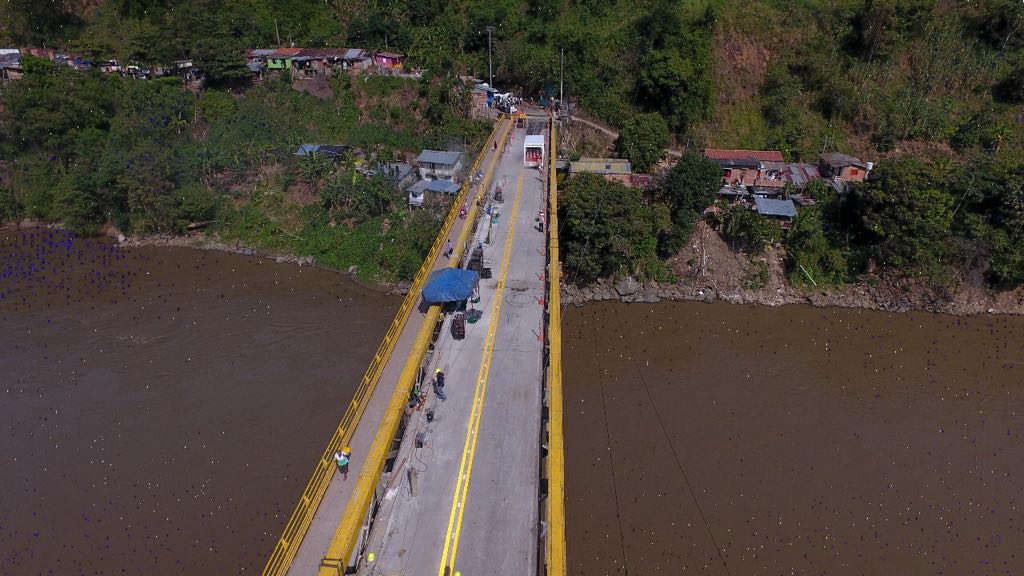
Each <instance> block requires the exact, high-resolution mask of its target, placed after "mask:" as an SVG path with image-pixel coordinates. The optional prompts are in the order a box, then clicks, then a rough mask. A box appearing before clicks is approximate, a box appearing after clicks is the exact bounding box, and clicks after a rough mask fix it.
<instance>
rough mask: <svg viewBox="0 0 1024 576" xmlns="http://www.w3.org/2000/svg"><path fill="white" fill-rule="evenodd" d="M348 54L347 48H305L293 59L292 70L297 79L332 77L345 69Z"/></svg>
mask: <svg viewBox="0 0 1024 576" xmlns="http://www.w3.org/2000/svg"><path fill="white" fill-rule="evenodd" d="M347 54H348V49H347V48H303V49H302V50H301V51H300V52H299V53H298V54H297V55H295V56H294V57H293V58H292V70H293V72H294V73H295V77H296V78H315V77H317V76H330V75H331V72H332V71H333V70H344V69H345V57H346V55H347Z"/></svg>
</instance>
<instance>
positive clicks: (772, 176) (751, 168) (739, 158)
mask: <svg viewBox="0 0 1024 576" xmlns="http://www.w3.org/2000/svg"><path fill="white" fill-rule="evenodd" d="M704 157H705V158H707V159H708V160H712V161H714V162H716V163H718V165H719V166H721V167H722V184H725V185H726V186H732V187H735V186H761V187H764V188H776V187H777V188H780V189H781V188H782V186H784V185H785V179H784V178H783V177H782V175H781V173H780V167H781V163H782V162H784V159H783V158H782V152H779V151H777V150H721V149H717V148H707V149H705V150H704ZM765 162H772V163H776V164H770V165H765V164H764V163H765Z"/></svg>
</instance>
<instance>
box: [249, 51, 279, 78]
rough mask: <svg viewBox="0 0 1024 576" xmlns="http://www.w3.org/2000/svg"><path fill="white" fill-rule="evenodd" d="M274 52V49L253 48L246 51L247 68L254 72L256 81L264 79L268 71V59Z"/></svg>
mask: <svg viewBox="0 0 1024 576" xmlns="http://www.w3.org/2000/svg"><path fill="white" fill-rule="evenodd" d="M274 52H276V50H275V49H273V48H253V49H250V50H246V51H245V67H246V68H248V69H249V72H252V75H253V77H254V78H255V79H257V80H262V79H263V74H264V72H266V71H267V58H269V57H270V55H271V54H273V53H274Z"/></svg>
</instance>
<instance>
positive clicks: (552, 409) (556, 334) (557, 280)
mask: <svg viewBox="0 0 1024 576" xmlns="http://www.w3.org/2000/svg"><path fill="white" fill-rule="evenodd" d="M550 135H551V145H550V150H551V153H550V159H551V165H550V166H549V172H548V174H549V176H548V282H549V293H548V370H547V373H548V456H547V477H548V494H547V517H548V538H547V550H546V553H547V574H548V576H565V574H566V554H565V443H564V438H563V436H562V308H561V306H562V304H561V298H560V292H559V290H560V288H561V273H562V271H561V269H560V268H559V265H558V178H557V174H556V157H557V154H556V148H555V146H556V144H557V142H558V135H557V127H556V123H555V121H554V119H552V120H551V130H550Z"/></svg>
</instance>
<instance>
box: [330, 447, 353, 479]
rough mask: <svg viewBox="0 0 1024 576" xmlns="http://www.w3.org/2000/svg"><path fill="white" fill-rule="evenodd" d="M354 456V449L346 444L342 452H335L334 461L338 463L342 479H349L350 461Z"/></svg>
mask: <svg viewBox="0 0 1024 576" xmlns="http://www.w3.org/2000/svg"><path fill="white" fill-rule="evenodd" d="M351 457H352V449H351V448H349V447H348V446H345V447H344V448H342V449H341V451H340V452H335V453H334V463H335V464H337V465H338V472H340V473H341V479H342V480H348V461H349V458H351Z"/></svg>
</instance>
